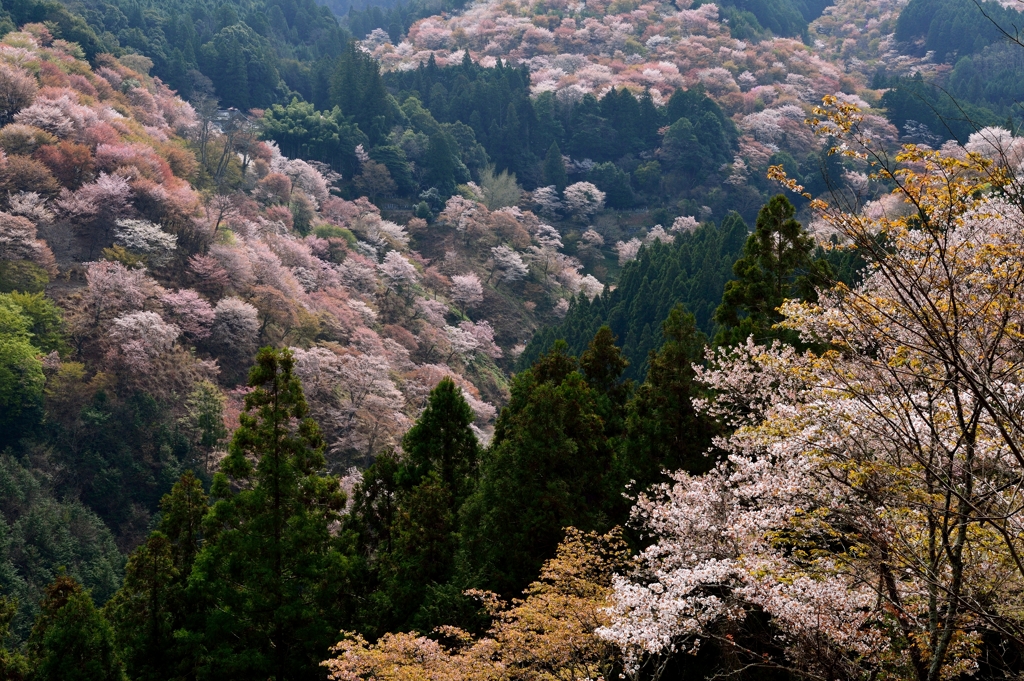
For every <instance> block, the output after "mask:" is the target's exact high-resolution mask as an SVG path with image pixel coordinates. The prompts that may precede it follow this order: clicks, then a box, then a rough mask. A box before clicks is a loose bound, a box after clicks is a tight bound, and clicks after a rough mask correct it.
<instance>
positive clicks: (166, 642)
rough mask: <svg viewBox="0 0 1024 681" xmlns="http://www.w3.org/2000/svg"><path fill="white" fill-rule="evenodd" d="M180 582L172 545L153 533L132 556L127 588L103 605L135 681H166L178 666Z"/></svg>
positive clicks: (127, 570) (123, 588)
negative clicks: (175, 633)
mask: <svg viewBox="0 0 1024 681" xmlns="http://www.w3.org/2000/svg"><path fill="white" fill-rule="evenodd" d="M177 577H178V571H177V570H175V568H174V562H173V557H172V550H171V542H170V541H168V539H167V537H166V536H164V535H163V534H161V533H159V532H154V533H153V534H152V535H151V536H150V537H149V540H148V541H147V542H146V543H145V544H144V545H143V546H140V547H139V548H138V549H136V550H135V552H134V553H132V555H131V557H130V558H129V559H128V565H127V567H125V575H124V584H123V585H122V587H121V589H120V590H118V592H117V593H116V594H115V595H114V597H113V598H112V599H110V601H109V602H108V603H107V605H106V606H104V614H105V615H106V617H107V619H108V620H109V621H110V623H111V625H112V626H113V628H114V632H115V637H116V640H117V647H118V650H119V651H120V653H121V656H122V658H123V660H124V662H125V666H126V667H127V671H128V673H129V675H130V676H131V678H132V679H134V680H135V681H162V680H163V679H166V678H167V671H168V669H169V668H170V667H171V665H173V664H174V662H175V655H174V653H175V650H174V649H175V641H174V636H173V631H174V624H175V622H174V619H175V618H174V615H175V613H174V606H175V605H180V604H181V595H182V594H181V591H182V585H181V584H180V582H179V581H178V580H177ZM175 592H177V593H175Z"/></svg>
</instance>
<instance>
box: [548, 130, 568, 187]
mask: <svg viewBox="0 0 1024 681" xmlns="http://www.w3.org/2000/svg"><path fill="white" fill-rule="evenodd" d="M544 184H547V185H555V188H556V189H558V191H562V190H563V189H565V187H566V185H568V184H569V175H568V174H566V172H565V161H563V160H562V150H561V149H559V148H558V142H552V143H551V146H550V147H548V154H547V156H545V157H544Z"/></svg>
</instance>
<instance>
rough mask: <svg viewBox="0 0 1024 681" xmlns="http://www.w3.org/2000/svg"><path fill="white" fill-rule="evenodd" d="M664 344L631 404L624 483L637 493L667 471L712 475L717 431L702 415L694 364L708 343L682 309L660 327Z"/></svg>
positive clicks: (627, 428)
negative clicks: (697, 402) (711, 451)
mask: <svg viewBox="0 0 1024 681" xmlns="http://www.w3.org/2000/svg"><path fill="white" fill-rule="evenodd" d="M661 333H662V337H663V338H664V342H663V344H662V346H661V348H660V349H659V350H658V351H657V352H653V351H652V352H651V356H650V360H649V365H650V366H649V369H648V371H647V380H646V381H644V384H643V385H641V386H640V387H639V388H638V389H637V392H636V395H635V396H634V397H633V399H632V400H630V403H629V406H628V416H627V418H626V438H625V443H624V460H623V463H622V466H623V473H624V477H625V479H627V480H635V481H636V483H637V487H638V489H643V488H645V487H647V485H649V484H651V483H653V482H657V481H659V479H660V477H661V476H660V473H661V471H662V470H669V471H672V470H679V469H683V470H686V471H689V472H692V473H697V472H702V471H705V470H707V469H708V468H709V467H710V466H711V464H712V463H714V461H713V459H711V458H710V457H706V456H704V454H705V452H706V451H707V449H708V448H709V447H710V446H711V438H712V437H713V436H714V435H715V433H716V432H717V431H716V426H715V424H714V423H713V422H711V421H710V420H708V419H706V418H704V417H701V416H699V415H698V414H697V412H696V410H695V409H694V407H693V398H694V397H697V396H698V394H697V387H696V386H695V385H694V382H693V379H694V375H695V374H694V369H693V365H694V363H699V362H700V361H701V360H702V356H703V352H704V347H705V344H706V338H705V337H704V334H702V333H701V332H700V331H698V330H697V325H696V320H695V319H694V316H693V315H692V314H690V313H689V312H687V311H686V308H685V307H683V305H682V304H677V305H676V306H675V307H674V308H672V311H671V312H670V313H669V316H668V318H667V319H666V320H665V321H664V323H663V324H662V325H661Z"/></svg>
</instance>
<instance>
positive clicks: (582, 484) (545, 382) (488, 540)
mask: <svg viewBox="0 0 1024 681" xmlns="http://www.w3.org/2000/svg"><path fill="white" fill-rule="evenodd" d="M577 368H578V363H577V361H576V360H575V358H573V357H572V356H571V355H568V354H567V352H566V345H565V343H564V342H558V343H556V344H555V346H554V347H553V348H552V350H551V352H549V353H548V354H547V355H545V356H543V357H541V358H540V360H538V362H537V363H536V364H535V365H534V366H533V367H532V368H531V369H529V370H527V371H523V372H521V373H519V374H517V375H516V377H515V379H514V380H513V384H512V390H511V399H510V400H509V404H508V406H507V407H506V408H505V409H504V410H503V411H502V413H501V416H500V417H499V419H498V423H497V426H496V428H495V434H494V440H493V442H492V444H491V447H490V448H489V449H488V451H487V452H486V454H485V456H484V459H483V462H482V465H481V475H480V486H479V488H478V489H477V491H476V492H475V493H474V494H473V496H471V497H470V498H469V500H467V502H466V504H465V505H464V507H463V510H462V514H461V515H462V536H461V541H462V546H461V549H460V551H461V552H462V553H463V558H462V560H463V561H464V565H465V568H464V569H465V570H466V571H467V574H466V575H465V577H466V581H467V582H469V583H471V584H473V585H474V586H479V587H482V588H487V589H490V590H493V591H497V592H499V593H502V594H505V595H512V594H516V593H518V592H519V591H520V590H521V589H523V588H524V587H525V586H526V585H527V584H529V583H530V581H531V580H533V579H535V578H536V576H537V572H538V570H539V569H540V567H541V565H542V564H543V562H544V560H545V559H546V558H548V557H550V556H551V555H552V554H553V552H554V550H555V547H557V546H558V543H559V542H560V541H561V540H562V538H563V532H564V528H565V527H568V526H570V525H571V526H573V527H577V528H580V529H583V530H585V531H587V530H607V529H608V527H607V525H608V516H607V514H606V508H607V505H608V504H607V497H606V494H607V490H608V475H609V472H610V468H611V458H612V457H611V455H612V449H611V445H610V443H609V442H608V439H607V438H606V436H605V433H604V422H603V421H602V419H601V416H600V404H599V397H600V394H599V393H598V391H596V390H594V389H593V388H591V387H590V386H589V385H587V382H586V380H585V379H584V378H583V376H582V375H581V374H580V373H579V371H578V370H577Z"/></svg>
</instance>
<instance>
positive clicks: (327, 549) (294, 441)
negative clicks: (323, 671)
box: [190, 348, 347, 681]
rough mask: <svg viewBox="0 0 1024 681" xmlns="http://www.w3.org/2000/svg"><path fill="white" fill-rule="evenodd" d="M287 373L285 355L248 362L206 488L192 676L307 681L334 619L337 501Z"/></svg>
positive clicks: (339, 599)
mask: <svg viewBox="0 0 1024 681" xmlns="http://www.w3.org/2000/svg"><path fill="white" fill-rule="evenodd" d="M293 369H294V358H293V356H292V354H291V353H290V352H289V351H288V350H280V351H278V350H274V349H271V348H264V349H263V350H261V351H260V352H259V354H258V355H257V358H256V366H255V367H253V369H252V372H251V373H250V376H249V386H250V387H251V388H252V389H253V390H252V392H250V393H249V394H248V395H246V398H245V411H244V412H243V413H242V415H241V416H240V421H241V426H240V427H239V428H238V430H237V431H235V435H234V438H233V439H232V442H231V445H230V449H229V452H228V456H227V457H226V459H225V460H224V462H223V465H222V471H223V472H222V473H218V474H217V475H216V476H215V477H214V482H213V487H212V489H211V494H212V496H213V497H214V498H216V499H217V501H216V502H215V503H214V505H213V507H212V508H211V509H210V512H209V513H208V514H207V517H206V520H205V522H204V534H205V543H204V545H203V548H202V549H201V550H200V552H199V555H198V557H197V558H196V562H195V567H194V568H193V571H192V577H191V579H190V587H194V589H195V591H196V592H197V593H196V597H197V598H200V599H202V600H204V601H205V602H206V603H208V604H209V607H208V609H207V611H206V626H205V632H204V641H203V644H204V647H205V649H206V650H208V651H209V653H208V654H207V656H206V658H205V660H204V661H203V666H204V670H203V671H204V673H207V674H210V675H212V676H219V677H221V678H233V679H253V680H254V681H255V680H257V679H259V680H260V681H262V680H263V679H266V678H268V677H273V678H275V679H277V681H286V680H288V679H299V678H311V677H312V676H315V675H316V674H317V670H318V664H319V662H320V660H322V659H323V658H324V656H325V655H326V653H327V649H328V647H329V646H330V645H331V644H332V643H333V642H334V639H335V637H336V635H337V631H338V629H339V628H340V625H341V620H340V618H342V617H344V608H345V606H346V602H345V598H344V595H343V594H344V590H345V588H346V584H347V571H346V558H345V554H344V551H343V550H342V545H341V540H340V539H339V538H337V537H334V536H332V531H331V528H332V526H333V525H334V524H335V523H337V522H338V521H339V520H340V517H341V516H340V512H341V510H342V508H343V507H344V502H345V495H344V493H343V492H342V491H341V490H340V488H339V485H338V480H337V479H336V478H333V477H330V476H327V475H324V474H323V470H324V466H325V460H324V455H323V449H324V441H323V438H322V436H321V435H320V430H319V428H318V427H317V425H316V423H315V422H314V421H313V420H312V419H311V418H309V410H308V408H307V406H306V400H305V398H304V397H303V394H302V387H301V385H300V384H299V380H298V379H297V378H296V377H295V375H294V372H293ZM229 478H230V482H229Z"/></svg>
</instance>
